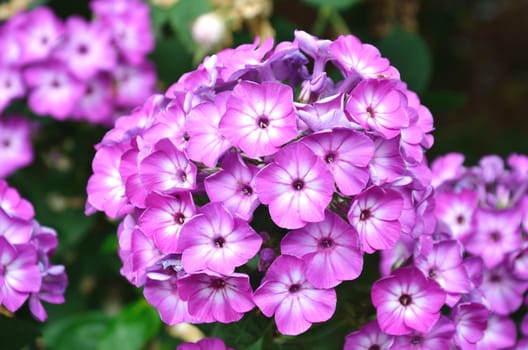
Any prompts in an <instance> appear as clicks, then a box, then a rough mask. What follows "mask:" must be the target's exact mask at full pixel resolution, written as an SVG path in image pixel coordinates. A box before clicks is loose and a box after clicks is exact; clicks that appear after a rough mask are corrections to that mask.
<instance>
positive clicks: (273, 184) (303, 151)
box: [256, 142, 334, 229]
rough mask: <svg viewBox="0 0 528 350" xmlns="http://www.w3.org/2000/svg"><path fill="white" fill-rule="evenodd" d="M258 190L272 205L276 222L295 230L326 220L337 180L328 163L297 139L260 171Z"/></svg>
mask: <svg viewBox="0 0 528 350" xmlns="http://www.w3.org/2000/svg"><path fill="white" fill-rule="evenodd" d="M256 190H257V194H258V195H259V199H260V201H261V202H262V203H264V204H268V205H269V211H270V214H271V218H272V219H273V221H274V222H275V223H276V224H277V225H279V226H280V227H284V228H289V229H295V228H300V227H303V226H304V225H305V224H306V223H307V222H319V221H323V220H324V211H325V209H326V207H327V206H328V204H329V203H330V201H331V199H332V194H333V192H334V180H333V176H332V174H331V173H330V171H329V170H328V169H327V166H326V164H325V163H324V162H323V161H322V160H320V159H319V158H318V157H317V156H316V155H315V154H314V153H313V152H312V151H311V150H310V149H309V148H308V147H307V146H305V145H303V144H302V143H298V142H297V143H292V144H289V145H287V146H285V147H284V148H283V149H282V150H280V151H279V152H278V153H277V154H276V155H275V160H274V162H273V163H271V164H268V165H267V166H266V167H264V168H263V169H262V170H260V171H259V172H258V174H257V178H256Z"/></svg>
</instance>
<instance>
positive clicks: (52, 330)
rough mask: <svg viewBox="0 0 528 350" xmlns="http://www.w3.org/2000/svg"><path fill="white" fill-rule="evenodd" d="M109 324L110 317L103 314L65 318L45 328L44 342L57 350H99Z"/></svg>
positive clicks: (86, 314)
mask: <svg viewBox="0 0 528 350" xmlns="http://www.w3.org/2000/svg"><path fill="white" fill-rule="evenodd" d="M109 322H110V318H109V316H107V315H105V314H103V313H102V312H91V313H83V314H78V315H75V316H71V317H67V318H63V319H61V320H59V321H56V322H54V323H50V324H48V325H47V326H46V327H45V328H44V330H43V333H44V341H45V343H46V345H47V347H48V348H50V349H55V350H71V349H75V350H93V349H99V341H100V339H101V336H102V335H103V334H104V333H105V332H106V331H107V327H108V324H109Z"/></svg>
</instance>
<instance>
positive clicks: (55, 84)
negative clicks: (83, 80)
mask: <svg viewBox="0 0 528 350" xmlns="http://www.w3.org/2000/svg"><path fill="white" fill-rule="evenodd" d="M60 86H61V83H60V82H59V81H58V80H57V79H53V80H52V81H51V87H53V88H60Z"/></svg>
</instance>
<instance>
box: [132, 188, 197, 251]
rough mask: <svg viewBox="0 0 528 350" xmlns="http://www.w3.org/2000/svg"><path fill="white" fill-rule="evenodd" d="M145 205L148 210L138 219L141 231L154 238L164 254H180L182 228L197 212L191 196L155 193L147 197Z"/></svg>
mask: <svg viewBox="0 0 528 350" xmlns="http://www.w3.org/2000/svg"><path fill="white" fill-rule="evenodd" d="M145 204H146V206H147V209H145V211H144V212H143V214H141V216H140V217H139V219H138V225H139V227H140V228H141V230H142V231H143V232H145V233H146V235H147V236H150V237H152V238H153V240H154V242H155V243H156V247H157V248H158V249H159V250H160V251H161V252H162V253H165V254H168V253H179V252H180V249H179V247H178V239H179V237H180V231H181V228H182V227H183V224H184V223H185V222H186V221H187V220H189V219H190V218H191V217H192V216H193V215H194V214H195V212H196V209H195V206H194V202H193V199H192V196H191V194H190V193H189V192H177V193H175V194H172V195H162V194H158V193H155V192H154V193H151V194H149V195H148V196H147V198H146V200H145Z"/></svg>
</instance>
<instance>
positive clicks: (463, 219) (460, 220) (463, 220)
mask: <svg viewBox="0 0 528 350" xmlns="http://www.w3.org/2000/svg"><path fill="white" fill-rule="evenodd" d="M456 222H457V224H459V225H462V224H463V223H464V222H466V219H465V218H464V215H462V214H460V215H458V216H457V217H456Z"/></svg>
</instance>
